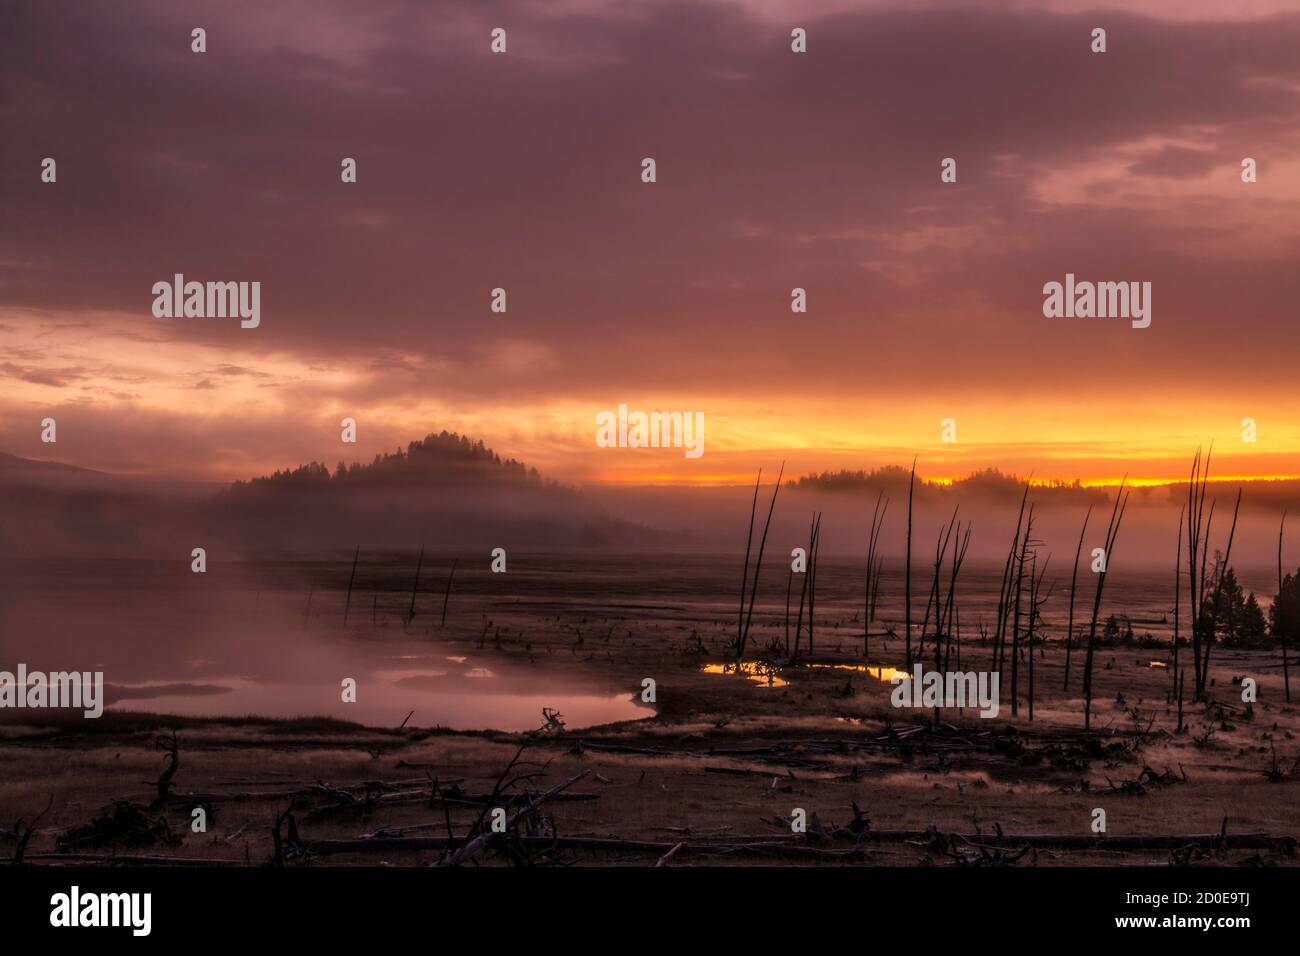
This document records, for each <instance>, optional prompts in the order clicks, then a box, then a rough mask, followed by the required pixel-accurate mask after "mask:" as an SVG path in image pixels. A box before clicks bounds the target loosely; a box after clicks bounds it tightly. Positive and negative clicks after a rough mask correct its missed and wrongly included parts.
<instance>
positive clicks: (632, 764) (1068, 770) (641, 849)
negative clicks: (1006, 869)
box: [0, 591, 1300, 866]
mask: <svg viewBox="0 0 1300 956" xmlns="http://www.w3.org/2000/svg"><path fill="white" fill-rule="evenodd" d="M337 597H338V595H337V594H333V595H332V597H331V598H329V599H325V598H322V597H321V596H320V595H318V596H317V598H316V599H315V601H316V610H315V611H314V612H313V613H314V614H315V615H317V616H318V617H314V618H312V619H311V620H310V622H309V623H310V624H311V626H312V627H315V628H319V629H321V631H322V634H323V637H322V639H323V640H335V641H342V640H346V641H364V642H371V643H373V645H374V647H375V648H376V650H377V652H378V651H380V650H382V649H383V647H384V646H385V644H386V643H388V642H390V641H393V640H396V639H397V637H398V636H399V635H400V636H401V638H402V639H403V640H409V639H410V638H412V637H415V638H416V639H417V640H421V641H423V640H427V641H428V642H429V643H430V646H431V647H437V648H438V649H439V652H442V651H446V652H447V653H455V654H460V655H463V656H466V657H468V658H469V659H470V661H471V662H475V663H481V664H482V665H483V666H485V667H499V668H515V669H520V670H527V671H528V672H530V673H532V674H535V675H536V678H537V683H538V685H539V686H542V687H545V686H547V685H548V684H549V683H551V682H554V683H556V684H557V685H558V684H559V683H562V682H571V681H573V680H575V679H580V680H581V681H582V682H583V683H584V684H586V685H588V686H591V687H593V688H601V689H606V690H609V691H611V692H618V693H625V694H627V695H634V694H635V695H637V696H638V697H639V696H640V695H641V693H642V690H643V681H644V680H645V679H646V678H652V679H653V680H654V682H655V702H654V707H655V716H653V717H649V718H647V719H642V720H636V721H629V722H626V723H622V724H614V725H608V726H601V727H590V728H585V729H575V728H572V727H569V726H562V722H563V721H564V718H563V716H562V715H561V716H560V717H559V718H558V719H557V720H555V721H551V722H549V723H548V721H547V720H546V719H545V717H544V715H543V714H541V713H539V714H538V715H537V724H538V728H539V730H538V732H536V733H533V734H527V733H504V732H498V731H491V730H482V731H452V730H449V729H446V728H439V727H426V726H420V721H419V718H418V716H416V715H412V719H411V720H410V721H409V722H408V724H407V725H406V726H404V727H399V726H397V724H398V723H399V721H398V720H396V719H395V720H394V725H393V726H390V727H372V728H366V727H361V726H358V725H352V724H347V723H343V722H339V721H334V720H327V719H302V720H289V721H272V720H261V719H257V718H224V719H200V718H180V717H169V716H162V715H151V714H140V713H129V712H122V711H110V712H109V713H107V714H105V716H104V717H103V718H101V719H99V720H97V721H85V720H79V719H76V718H73V717H67V718H61V717H58V716H54V717H51V716H50V715H49V713H48V712H45V713H43V714H42V716H41V719H39V720H35V721H34V720H33V719H32V715H31V712H26V713H24V712H10V714H9V715H7V716H8V719H7V720H6V721H5V722H4V723H3V724H0V766H3V767H4V768H5V772H4V774H3V777H0V826H3V828H4V829H5V830H6V831H7V834H6V835H5V837H4V838H3V839H0V858H4V857H15V856H17V855H21V856H22V857H23V859H24V860H25V861H26V862H28V863H31V864H51V863H61V864H65V865H76V864H78V863H86V862H103V861H104V860H107V859H113V860H117V861H121V862H124V863H125V862H131V863H134V864H140V865H145V864H154V863H161V862H163V861H172V862H174V863H177V864H194V865H203V864H227V865H263V864H267V863H273V864H280V865H286V866H302V865H313V866H320V865H354V864H365V865H375V864H387V865H400V866H405V865H420V864H432V863H437V862H439V861H443V862H446V861H448V860H454V861H455V862H472V863H475V864H483V865H500V864H509V863H516V864H522V863H535V864H548V863H568V864H578V865H611V864H624V865H638V866H644V865H653V864H655V863H656V862H663V864H664V865H668V866H679V865H692V864H701V863H708V864H746V865H772V864H778V865H783V864H844V863H868V864H876V865H900V866H958V865H1016V866H1032V865H1038V866H1050V865H1060V864H1084V865H1114V864H1135V863H1143V864H1157V865H1165V864H1175V865H1184V864H1185V865H1210V864H1220V865H1233V864H1244V865H1261V864H1263V865H1271V864H1282V865H1291V864H1294V863H1295V862H1296V852H1295V851H1296V840H1297V838H1300V765H1298V763H1297V761H1298V759H1300V740H1297V733H1298V732H1300V711H1298V710H1297V707H1296V706H1295V705H1286V704H1285V703H1284V700H1283V690H1282V674H1281V668H1280V655H1279V653H1277V652H1266V651H1240V650H1232V649H1226V648H1220V647H1216V649H1215V656H1214V659H1213V664H1212V666H1211V670H1210V673H1211V678H1212V686H1211V687H1210V688H1209V697H1210V701H1209V703H1199V704H1193V703H1192V702H1191V701H1190V700H1189V701H1187V703H1186V704H1185V717H1184V723H1185V727H1184V728H1183V729H1180V728H1178V726H1177V704H1176V702H1174V701H1171V699H1170V695H1171V689H1172V682H1171V680H1170V670H1169V668H1168V667H1166V666H1160V665H1161V664H1167V663H1168V659H1169V651H1168V645H1167V643H1166V644H1163V645H1161V644H1158V643H1156V646H1151V647H1143V646H1141V644H1140V642H1139V644H1136V645H1116V646H1105V647H1099V648H1098V650H1097V655H1096V668H1097V670H1096V678H1095V687H1096V699H1095V703H1094V717H1093V732H1092V733H1090V734H1084V733H1083V730H1082V713H1083V704H1082V700H1081V695H1080V689H1079V683H1080V682H1079V676H1080V667H1081V656H1080V654H1079V653H1078V652H1077V651H1076V653H1075V654H1074V655H1073V660H1072V664H1071V669H1072V674H1071V681H1070V689H1069V690H1068V691H1065V690H1063V688H1062V685H1063V674H1064V666H1065V658H1066V652H1065V645H1064V641H1063V637H1062V635H1061V634H1059V633H1054V632H1052V631H1049V639H1048V640H1047V641H1046V642H1045V643H1044V644H1043V645H1042V646H1041V647H1039V648H1037V650H1036V657H1035V660H1034V691H1035V700H1034V719H1033V720H1032V721H1031V720H1029V719H1028V712H1027V711H1028V707H1027V704H1028V701H1027V672H1028V659H1027V658H1025V659H1024V661H1023V662H1022V665H1021V686H1020V696H1021V706H1020V707H1019V711H1020V712H1019V714H1017V715H1013V714H1012V712H1011V707H1010V688H1009V687H1008V686H1007V685H1006V683H1004V686H1003V689H1002V706H1001V712H1000V713H999V714H998V716H997V717H995V718H991V719H984V718H981V717H979V716H978V715H977V714H976V713H974V712H973V711H971V710H969V709H966V710H962V711H957V710H951V709H949V710H943V711H942V712H940V713H939V714H937V715H936V714H935V713H934V712H932V711H921V710H914V709H900V708H896V707H894V706H891V703H890V693H891V691H892V690H893V688H892V686H891V685H890V684H889V683H887V682H885V681H882V680H880V679H879V677H878V673H879V672H877V674H873V673H871V672H868V671H864V670H862V669H861V668H862V666H863V665H864V653H863V636H862V628H861V623H860V619H858V618H857V615H856V613H855V611H854V610H853V607H852V605H851V603H849V598H848V597H847V596H846V597H845V600H844V601H843V602H842V603H838V604H837V603H836V602H834V601H833V600H828V603H826V604H825V605H823V604H822V603H819V606H818V619H817V620H818V623H817V630H816V644H815V653H814V654H813V655H811V656H808V655H807V651H806V636H805V651H804V658H803V663H802V664H800V665H798V666H788V665H787V666H782V664H781V657H782V654H780V653H779V652H777V651H776V650H774V649H773V648H774V646H775V645H776V644H777V643H783V642H784V628H785V619H784V609H783V607H776V606H771V607H768V606H764V607H762V608H761V609H760V611H759V613H758V614H757V615H756V618H755V625H754V633H753V634H752V635H751V640H750V647H751V653H750V654H749V655H748V656H749V657H750V658H752V659H755V660H762V659H766V660H767V661H769V662H770V663H772V664H775V665H776V669H775V671H773V672H771V674H770V675H769V676H764V675H762V674H748V675H747V674H736V673H731V672H719V671H720V670H722V668H719V667H716V666H710V665H717V664H721V663H724V662H725V661H727V660H728V655H729V654H730V653H731V652H730V651H729V650H728V647H729V642H730V641H731V640H732V639H733V638H734V635H735V631H736V620H735V610H734V609H728V608H727V607H726V605H725V604H724V603H723V600H722V598H721V597H719V598H718V600H717V601H716V602H713V603H700V602H694V603H686V602H679V603H674V602H672V601H667V600H664V599H662V598H661V597H656V598H654V599H650V598H637V597H635V596H628V595H626V594H623V595H617V596H616V595H609V594H604V595H600V596H599V599H598V600H597V599H594V598H587V597H573V596H569V597H565V598H547V599H545V600H543V599H541V598H537V597H535V596H533V597H520V596H516V597H514V598H511V599H503V598H500V597H493V596H492V595H491V594H489V593H486V592H481V593H477V594H476V593H473V592H472V591H470V592H467V593H465V594H458V595H457V597H456V598H455V602H456V603H455V605H454V607H453V609H452V612H451V613H450V614H449V617H448V622H447V624H446V625H445V626H442V625H441V624H440V621H439V620H438V614H437V613H436V611H437V609H438V603H439V602H438V600H437V597H436V595H435V596H431V597H430V598H429V602H428V603H429V605H430V606H429V610H428V613H422V614H421V615H420V616H419V617H417V619H416V621H415V622H413V623H410V624H405V623H402V622H401V621H400V619H399V618H398V617H396V616H395V614H396V612H393V613H392V614H388V615H385V614H383V613H381V614H380V616H379V618H378V623H377V624H371V623H370V621H363V622H362V623H361V624H359V625H358V624H355V623H354V624H352V625H351V626H350V627H349V628H347V629H344V628H342V627H341V626H340V625H339V624H338V622H337V621H334V620H333V619H332V617H333V616H334V615H335V613H336V611H337V609H336V608H333V607H332V605H331V604H330V600H333V599H334V598H337ZM819 602H820V598H819ZM327 619H329V620H328V623H327ZM889 626H890V622H889V621H885V622H881V623H880V624H878V625H877V626H876V628H875V630H874V631H873V634H872V637H871V646H870V653H869V657H868V659H867V660H868V662H869V663H870V665H871V666H872V667H879V666H881V665H883V666H885V667H899V668H901V667H903V666H904V648H903V642H902V641H901V639H899V638H897V637H896V636H887V630H888V628H889ZM897 630H898V629H897V628H895V634H896V633H897ZM1181 653H1182V654H1189V653H1190V652H1189V651H1188V650H1187V649H1186V648H1184V649H1183V650H1182V651H1181ZM962 655H963V657H962V661H963V668H964V669H966V670H978V669H984V668H987V667H988V661H989V656H990V645H989V644H988V643H987V642H985V641H981V640H980V639H979V637H978V635H975V636H973V637H972V636H969V635H968V636H966V637H965V638H964V643H963V647H962ZM813 664H816V665H820V666H810V665H813ZM887 673H888V672H887V671H886V675H887ZM1242 676H1252V677H1253V678H1254V679H1255V680H1257V681H1258V684H1259V699H1258V701H1257V702H1256V703H1254V704H1253V705H1251V706H1247V705H1246V704H1244V703H1243V702H1242V699H1241V686H1240V683H1239V680H1240V678H1241V677H1242ZM1294 676H1295V675H1293V677H1294ZM1004 681H1007V682H1009V677H1008V676H1007V675H1004ZM1292 692H1293V695H1297V694H1300V686H1296V687H1293V689H1292ZM15 714H17V715H18V716H15ZM173 733H174V734H175V738H174V739H175V742H176V747H177V762H176V769H175V772H174V774H171V775H170V777H168V778H167V780H166V781H165V782H164V784H163V785H162V786H161V787H160V786H159V784H158V783H157V782H156V781H158V779H159V777H160V774H163V773H164V771H166V770H168V769H169V767H170V766H171V763H172V760H171V758H170V757H169V756H168V748H169V747H170V746H171V742H172V740H173V736H172V735H173ZM512 759H517V762H516V763H515V764H514V765H513V767H511V761H512ZM508 767H510V769H509V770H508V769H507V768H508ZM503 774H504V776H503ZM555 788H560V789H555ZM548 793H549V796H546V795H547V794H548ZM539 798H541V799H539ZM496 807H500V808H501V809H502V810H503V811H504V814H503V817H504V820H505V822H506V824H507V830H508V832H507V834H506V835H505V836H500V837H494V838H493V839H490V840H486V841H478V842H476V843H474V842H472V841H468V840H467V837H472V836H473V835H475V834H476V833H478V832H480V831H481V830H482V829H483V824H485V823H487V822H489V821H490V819H491V811H492V809H493V808H496ZM199 808H201V809H202V810H203V813H204V815H205V816H206V832H194V831H193V829H192V821H193V819H194V810H195V809H199ZM1098 809H1100V810H1104V811H1105V823H1106V830H1105V833H1104V835H1098V834H1097V833H1095V832H1094V830H1093V826H1094V820H1095V818H1096V817H1095V811H1096V810H1098ZM799 810H802V811H803V814H802V817H803V819H806V822H807V826H806V832H794V831H793V830H792V820H794V819H796V818H798V817H800V814H799V813H798V812H797V811H799ZM38 815H39V819H38V820H37V821H36V826H35V829H34V830H33V831H31V832H30V833H28V828H29V827H30V825H31V824H32V821H33V819H34V818H36V817H37V816H38ZM18 821H22V822H18ZM1193 838H1194V839H1193ZM467 842H471V844H472V845H471V846H470V847H469V848H468V849H466V846H465V845H466V843H467Z"/></svg>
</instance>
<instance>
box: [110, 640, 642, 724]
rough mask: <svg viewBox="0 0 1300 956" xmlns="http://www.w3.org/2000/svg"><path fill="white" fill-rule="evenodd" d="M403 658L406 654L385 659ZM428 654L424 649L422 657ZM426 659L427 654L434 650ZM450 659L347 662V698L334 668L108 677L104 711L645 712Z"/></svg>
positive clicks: (492, 715)
mask: <svg viewBox="0 0 1300 956" xmlns="http://www.w3.org/2000/svg"><path fill="white" fill-rule="evenodd" d="M395 659H401V660H409V661H411V662H412V663H413V664H415V662H416V660H417V657H416V656H415V655H405V656H403V657H401V658H392V657H390V658H388V659H387V661H386V663H389V664H391V663H392V662H393V661H394V660H395ZM425 660H428V658H425ZM435 660H437V659H436V658H435ZM443 661H453V662H456V663H458V664H459V665H460V667H459V668H456V669H451V668H442V667H435V668H430V667H419V666H412V667H409V668H392V667H391V666H390V667H384V668H380V669H376V670H368V669H366V668H364V667H363V666H354V668H353V669H352V670H351V671H350V672H348V673H347V675H346V676H350V677H354V678H355V679H356V682H357V695H356V698H357V699H356V701H355V702H354V703H344V702H343V700H342V693H341V691H342V686H341V683H342V677H343V676H344V675H343V674H340V678H339V682H337V683H330V682H328V681H324V680H320V679H318V678H314V677H313V678H308V677H305V676H304V678H303V679H302V681H301V682H296V681H293V680H288V679H285V678H284V677H283V676H275V677H249V676H212V677H208V676H205V677H204V678H202V679H201V680H193V679H191V680H187V681H165V680H150V681H140V682H136V683H110V684H109V685H108V686H107V687H106V688H105V690H106V698H107V707H108V709H109V710H134V711H146V712H148V713H155V714H180V715H184V716H195V717H243V716H247V715H250V714H256V715H258V716H261V717H333V718H336V719H339V720H348V721H353V722H355V723H360V724H366V725H368V726H373V727H395V726H397V725H399V724H400V723H401V722H402V718H403V717H405V716H406V715H407V713H408V712H409V711H414V712H415V713H414V714H413V715H412V717H411V720H410V722H409V724H408V725H407V726H409V727H435V726H438V727H450V728H454V729H458V730H484V729H491V730H506V731H520V730H533V729H535V728H537V727H540V726H541V725H542V723H543V722H544V718H543V716H542V709H543V708H544V707H545V708H552V709H554V710H558V711H559V712H560V713H561V714H562V715H563V719H564V722H565V725H566V726H567V727H568V728H569V729H572V730H576V729H579V728H582V727H590V726H593V725H596V724H605V723H612V722H614V721H620V720H637V719H640V718H643V717H649V716H652V715H653V714H654V710H653V708H650V707H647V706H645V705H643V704H641V703H640V701H639V699H638V698H636V697H635V695H632V694H626V695H607V694H598V693H584V692H583V691H582V690H580V689H573V688H568V689H565V688H557V689H556V690H555V692H546V684H545V682H544V681H543V680H541V679H539V677H538V676H537V675H533V674H526V673H525V674H509V673H498V672H496V671H493V670H490V669H488V668H486V667H480V666H469V662H468V660H467V659H466V658H464V657H460V658H452V657H447V658H442V659H441V660H439V661H438V662H439V663H442V662H443Z"/></svg>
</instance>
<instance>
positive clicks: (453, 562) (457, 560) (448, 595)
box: [438, 556, 460, 627]
mask: <svg viewBox="0 0 1300 956" xmlns="http://www.w3.org/2000/svg"><path fill="white" fill-rule="evenodd" d="M458 564H460V558H459V556H458V557H455V558H452V560H451V573H450V574H449V575H447V591H446V593H445V594H443V596H442V621H441V623H440V624H439V625H438V626H439V627H446V626H447V602H448V601H450V600H451V582H452V581H454V580H456V565H458Z"/></svg>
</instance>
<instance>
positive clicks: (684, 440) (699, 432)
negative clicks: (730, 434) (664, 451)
mask: <svg viewBox="0 0 1300 956" xmlns="http://www.w3.org/2000/svg"><path fill="white" fill-rule="evenodd" d="M596 425H597V426H598V427H597V429H596V444H597V445H598V446H599V447H601V448H684V449H685V450H686V457H687V458H699V457H700V456H701V455H703V454H704V413H703V412H649V413H646V412H631V413H629V412H628V410H627V406H626V405H620V406H618V412H617V413H614V412H601V413H600V414H599V415H597V416H596Z"/></svg>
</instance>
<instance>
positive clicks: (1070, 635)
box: [1061, 505, 1182, 691]
mask: <svg viewBox="0 0 1300 956" xmlns="http://www.w3.org/2000/svg"><path fill="white" fill-rule="evenodd" d="M1090 518H1092V505H1088V513H1087V514H1085V515H1084V516H1083V527H1082V528H1080V529H1079V544H1078V546H1077V547H1075V549H1074V573H1073V574H1071V575H1070V618H1069V623H1068V624H1067V625H1066V631H1065V682H1064V683H1062V684H1061V690H1065V691H1068V690H1069V689H1070V653H1071V652H1072V651H1073V650H1074V595H1075V591H1076V590H1077V588H1078V585H1079V555H1080V554H1081V553H1082V552H1083V536H1084V535H1085V534H1087V533H1088V521H1089V519H1090ZM1178 520H1179V521H1180V522H1181V521H1182V518H1179V519H1178Z"/></svg>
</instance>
